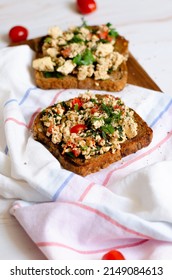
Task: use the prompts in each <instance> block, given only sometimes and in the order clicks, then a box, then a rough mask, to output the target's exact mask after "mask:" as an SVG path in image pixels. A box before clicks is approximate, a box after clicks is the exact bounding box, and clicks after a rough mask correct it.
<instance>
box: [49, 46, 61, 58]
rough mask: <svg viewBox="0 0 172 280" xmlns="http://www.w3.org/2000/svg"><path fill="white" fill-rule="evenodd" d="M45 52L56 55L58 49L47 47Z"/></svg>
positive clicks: (52, 55)
mask: <svg viewBox="0 0 172 280" xmlns="http://www.w3.org/2000/svg"><path fill="white" fill-rule="evenodd" d="M47 54H48V55H49V56H51V57H56V55H57V54H59V51H58V49H57V48H48V49H47Z"/></svg>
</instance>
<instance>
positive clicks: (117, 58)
mask: <svg viewBox="0 0 172 280" xmlns="http://www.w3.org/2000/svg"><path fill="white" fill-rule="evenodd" d="M124 60H126V58H125V57H124V56H123V55H122V54H120V53H118V52H113V53H112V63H113V70H114V71H115V70H116V69H117V68H118V66H119V65H120V64H121V63H122V62H123V61H124Z"/></svg>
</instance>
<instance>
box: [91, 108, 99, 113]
mask: <svg viewBox="0 0 172 280" xmlns="http://www.w3.org/2000/svg"><path fill="white" fill-rule="evenodd" d="M97 111H98V107H93V108H91V110H90V112H91V114H94V113H95V112H97Z"/></svg>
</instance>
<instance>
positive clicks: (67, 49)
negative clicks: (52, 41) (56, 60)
mask: <svg viewBox="0 0 172 280" xmlns="http://www.w3.org/2000/svg"><path fill="white" fill-rule="evenodd" d="M70 53H71V48H70V47H68V48H66V49H63V50H61V54H62V55H63V57H64V58H67V57H69V55H70Z"/></svg>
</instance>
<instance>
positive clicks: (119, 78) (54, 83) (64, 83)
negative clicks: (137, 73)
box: [34, 26, 129, 92]
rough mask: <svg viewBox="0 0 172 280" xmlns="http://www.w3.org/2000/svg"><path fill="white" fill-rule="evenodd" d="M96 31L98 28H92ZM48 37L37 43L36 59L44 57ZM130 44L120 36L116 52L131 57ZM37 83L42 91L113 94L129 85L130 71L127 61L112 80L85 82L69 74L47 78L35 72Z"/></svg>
mask: <svg viewBox="0 0 172 280" xmlns="http://www.w3.org/2000/svg"><path fill="white" fill-rule="evenodd" d="M90 28H92V29H94V30H96V28H97V27H96V26H90ZM45 37H46V36H44V37H42V38H40V40H39V41H37V43H36V44H37V45H36V47H35V49H36V58H40V57H43V54H42V44H43V41H44V39H45ZM128 45H129V42H128V41H127V40H126V39H125V38H124V37H123V36H120V35H118V37H117V38H116V42H115V47H114V50H115V51H116V52H119V53H120V54H122V55H124V56H125V57H126V60H127V59H128V56H129V50H128ZM34 78H35V83H36V85H37V86H38V87H40V88H42V89H70V88H76V89H93V90H106V91H112V92H118V91H121V90H122V89H123V88H124V87H125V85H126V84H127V79H128V69H127V63H126V61H124V62H122V63H121V65H120V66H119V67H118V68H117V70H116V71H113V72H111V74H110V78H109V79H106V80H95V79H94V78H93V77H91V78H88V77H87V78H86V79H84V80H78V79H77V76H76V75H71V74H68V75H67V76H63V77H58V78H57V77H45V75H44V73H43V72H41V71H38V70H34Z"/></svg>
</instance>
